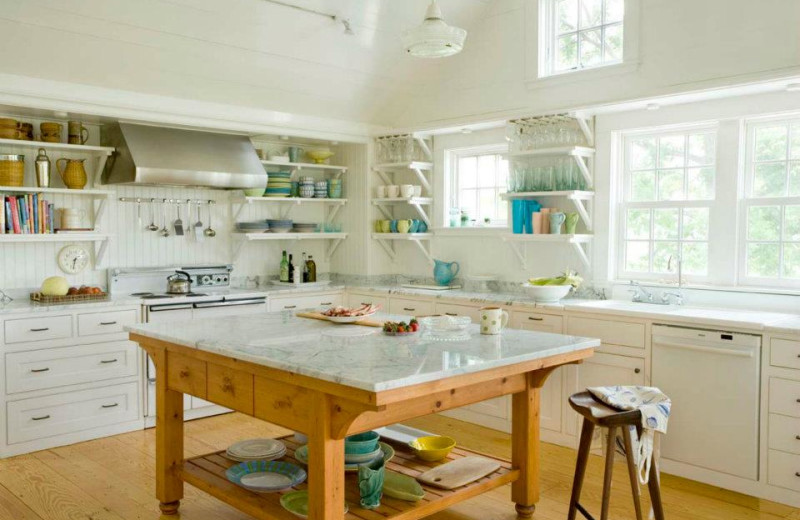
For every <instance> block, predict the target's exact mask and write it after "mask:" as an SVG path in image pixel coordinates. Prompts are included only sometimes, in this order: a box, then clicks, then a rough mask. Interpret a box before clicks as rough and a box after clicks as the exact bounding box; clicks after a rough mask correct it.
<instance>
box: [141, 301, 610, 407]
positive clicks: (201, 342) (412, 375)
mask: <svg viewBox="0 0 800 520" xmlns="http://www.w3.org/2000/svg"><path fill="white" fill-rule="evenodd" d="M401 318H403V317H390V316H387V315H379V316H376V317H375V318H373V319H374V320H375V321H384V320H386V319H401ZM404 319H407V318H404ZM126 330H128V331H129V332H132V333H136V334H140V335H142V336H147V337H150V338H154V339H159V340H163V341H166V342H169V343H174V344H178V345H183V346H188V347H192V348H197V349H199V350H203V351H207V352H212V353H215V354H220V355H223V356H227V357H231V358H234V359H239V360H242V361H248V362H251V363H256V364H259V365H264V366H268V367H272V368H276V369H280V370H286V371H288V372H293V373H297V374H302V375H305V376H309V377H314V378H317V379H321V380H325V381H331V382H335V383H339V384H343V385H347V386H352V387H355V388H360V389H363V390H368V391H372V392H380V391H384V390H391V389H393V388H400V387H405V386H410V385H415V384H419V383H426V382H429V381H436V380H440V379H446V378H448V377H452V376H457V375H460V374H467V373H474V372H479V371H481V370H488V369H491V368H496V367H500V366H508V365H514V364H517V363H522V362H526V361H532V360H536V359H541V358H545V357H549V356H554V355H558V354H563V353H569V352H575V351H580V350H586V349H591V348H595V347H599V346H600V340H597V339H590V338H582V337H576V336H563V335H560V334H548V333H544V332H531V331H522V330H511V329H506V330H504V331H503V333H502V334H501V335H497V336H484V335H481V334H480V333H479V332H478V326H477V325H472V326H471V329H470V338H469V339H468V340H465V341H448V342H442V341H436V340H432V339H428V338H426V336H425V334H424V333H422V332H419V333H417V334H415V335H411V336H403V337H392V336H387V335H385V334H384V333H383V332H382V330H381V329H379V328H375V327H363V326H359V325H336V324H333V323H329V322H326V321H319V320H311V319H306V318H298V317H295V316H293V315H291V314H289V313H270V314H265V315H264V316H258V317H255V316H230V317H221V318H212V319H207V320H201V321H192V322H188V321H184V322H172V323H150V324H138V325H134V326H130V327H127V328H126Z"/></svg>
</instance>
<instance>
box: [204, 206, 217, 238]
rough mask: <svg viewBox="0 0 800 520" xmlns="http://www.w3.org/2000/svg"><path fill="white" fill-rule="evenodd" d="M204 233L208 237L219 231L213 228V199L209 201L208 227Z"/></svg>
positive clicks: (215, 234)
mask: <svg viewBox="0 0 800 520" xmlns="http://www.w3.org/2000/svg"><path fill="white" fill-rule="evenodd" d="M203 234H204V235H205V236H207V237H215V236H217V232H216V231H214V230H213V229H211V201H208V227H207V228H206V230H205V231H203Z"/></svg>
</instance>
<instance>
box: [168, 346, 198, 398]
mask: <svg viewBox="0 0 800 520" xmlns="http://www.w3.org/2000/svg"><path fill="white" fill-rule="evenodd" d="M167 387H168V388H169V389H170V390H176V391H178V392H183V393H184V394H189V395H193V396H195V397H199V398H201V399H205V397H206V362H205V361H201V360H199V359H195V358H191V357H187V356H181V355H180V354H175V353H172V352H169V353H168V354H167Z"/></svg>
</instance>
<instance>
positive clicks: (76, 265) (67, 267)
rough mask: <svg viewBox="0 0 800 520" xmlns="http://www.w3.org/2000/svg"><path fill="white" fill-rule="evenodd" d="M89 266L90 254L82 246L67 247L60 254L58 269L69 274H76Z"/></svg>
mask: <svg viewBox="0 0 800 520" xmlns="http://www.w3.org/2000/svg"><path fill="white" fill-rule="evenodd" d="M87 265H89V252H88V251H86V249H84V248H82V247H81V246H65V247H63V248H61V251H59V252H58V267H59V269H61V270H62V271H64V272H65V273H67V274H76V273H80V272H81V271H83V270H84V269H85V268H86V266H87Z"/></svg>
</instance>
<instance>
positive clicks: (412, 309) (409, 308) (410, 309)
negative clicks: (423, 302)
mask: <svg viewBox="0 0 800 520" xmlns="http://www.w3.org/2000/svg"><path fill="white" fill-rule="evenodd" d="M403 310H404V311H409V312H414V311H415V310H417V309H414V308H411V307H403Z"/></svg>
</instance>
